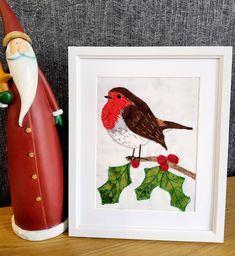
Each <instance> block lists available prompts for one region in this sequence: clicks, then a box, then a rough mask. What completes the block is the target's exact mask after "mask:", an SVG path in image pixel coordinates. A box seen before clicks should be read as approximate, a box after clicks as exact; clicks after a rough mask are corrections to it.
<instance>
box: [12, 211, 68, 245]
mask: <svg viewBox="0 0 235 256" xmlns="http://www.w3.org/2000/svg"><path fill="white" fill-rule="evenodd" d="M11 224H12V228H13V231H14V232H15V233H16V235H17V236H19V237H21V238H23V239H25V240H29V241H42V240H46V239H50V238H53V237H56V236H58V235H60V234H62V233H63V232H64V231H65V230H66V229H67V228H68V220H67V219H66V220H65V221H64V222H62V223H60V224H59V225H57V226H54V227H52V228H49V229H43V230H38V231H37V230H35V231H29V230H24V229H22V228H20V227H19V226H17V225H16V224H15V219H14V215H13V216H12V218H11Z"/></svg>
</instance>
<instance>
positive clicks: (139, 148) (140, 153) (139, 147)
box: [139, 144, 141, 159]
mask: <svg viewBox="0 0 235 256" xmlns="http://www.w3.org/2000/svg"><path fill="white" fill-rule="evenodd" d="M140 156H141V144H140V147H139V159H140Z"/></svg>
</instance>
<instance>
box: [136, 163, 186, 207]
mask: <svg viewBox="0 0 235 256" xmlns="http://www.w3.org/2000/svg"><path fill="white" fill-rule="evenodd" d="M144 171H145V179H144V180H143V182H142V184H141V185H140V186H139V187H138V188H136V189H135V192H136V196H137V200H146V199H149V198H150V196H151V193H152V191H153V190H154V189H155V188H156V187H158V186H159V187H160V188H161V189H163V190H165V191H167V192H168V193H169V194H170V197H171V206H174V207H177V208H178V209H180V210H182V211H185V208H186V206H187V205H188V204H189V202H190V197H188V196H186V195H185V194H184V192H183V189H182V186H183V183H184V180H185V178H183V177H181V176H177V175H175V174H173V173H171V172H163V171H161V170H160V167H159V166H156V167H153V168H146V169H145V170H144Z"/></svg>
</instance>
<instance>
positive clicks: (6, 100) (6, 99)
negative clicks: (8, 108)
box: [0, 91, 13, 105]
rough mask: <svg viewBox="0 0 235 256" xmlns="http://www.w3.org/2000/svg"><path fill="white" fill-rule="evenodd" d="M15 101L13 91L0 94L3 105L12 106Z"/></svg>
mask: <svg viewBox="0 0 235 256" xmlns="http://www.w3.org/2000/svg"><path fill="white" fill-rule="evenodd" d="M12 101H13V94H12V92H11V91H5V92H0V102H1V103H3V104H7V105H8V104H10V103H11V102H12Z"/></svg>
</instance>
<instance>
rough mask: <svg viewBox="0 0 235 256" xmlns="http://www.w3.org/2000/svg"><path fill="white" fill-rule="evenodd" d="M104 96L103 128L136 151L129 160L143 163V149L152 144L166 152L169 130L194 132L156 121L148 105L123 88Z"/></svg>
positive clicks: (185, 127)
mask: <svg viewBox="0 0 235 256" xmlns="http://www.w3.org/2000/svg"><path fill="white" fill-rule="evenodd" d="M104 97H105V98H107V99H108V101H107V103H106V104H105V105H104V107H103V109H102V114H101V119H102V122H103V126H104V127H105V129H106V130H107V132H108V134H109V135H110V136H111V138H112V139H113V140H114V141H115V142H117V143H119V144H121V145H123V146H125V147H128V148H131V149H133V153H132V156H128V157H127V159H128V160H133V159H138V160H140V159H141V147H142V146H143V145H145V144H147V143H148V142H150V141H154V142H156V143H158V144H160V145H161V146H162V147H163V148H165V149H166V150H167V145H166V142H165V135H164V131H165V130H167V129H185V130H192V129H193V128H192V127H188V126H185V125H182V124H179V123H176V122H172V121H165V120H161V119H159V118H157V117H156V116H155V114H154V113H153V112H152V110H151V109H150V107H149V106H148V105H147V103H146V102H144V101H143V100H142V99H141V98H139V97H137V96H136V95H135V94H133V93H132V92H131V91H129V90H128V89H126V88H124V87H116V88H113V89H111V90H110V91H109V92H108V95H105V96H104ZM136 148H139V156H138V157H137V158H136V157H135V156H134V153H135V149H136Z"/></svg>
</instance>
